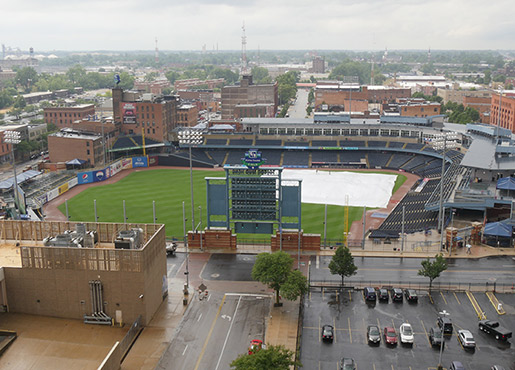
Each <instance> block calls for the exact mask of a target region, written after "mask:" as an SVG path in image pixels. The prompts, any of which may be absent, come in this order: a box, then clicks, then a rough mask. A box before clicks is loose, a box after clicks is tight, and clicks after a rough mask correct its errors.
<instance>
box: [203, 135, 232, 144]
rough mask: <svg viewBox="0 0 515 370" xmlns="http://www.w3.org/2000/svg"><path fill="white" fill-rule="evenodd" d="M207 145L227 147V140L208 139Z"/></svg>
mask: <svg viewBox="0 0 515 370" xmlns="http://www.w3.org/2000/svg"><path fill="white" fill-rule="evenodd" d="M206 145H227V139H211V138H209V137H208V138H206Z"/></svg>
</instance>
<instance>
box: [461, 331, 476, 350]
mask: <svg viewBox="0 0 515 370" xmlns="http://www.w3.org/2000/svg"><path fill="white" fill-rule="evenodd" d="M458 340H459V341H460V343H461V345H462V346H463V347H464V348H476V341H475V340H474V336H473V335H472V333H471V332H470V331H468V330H465V329H463V330H458Z"/></svg>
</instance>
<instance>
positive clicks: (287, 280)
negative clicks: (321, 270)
mask: <svg viewBox="0 0 515 370" xmlns="http://www.w3.org/2000/svg"><path fill="white" fill-rule="evenodd" d="M292 266H293V259H292V258H291V256H290V255H289V254H288V253H286V252H282V251H279V252H274V253H260V254H258V256H257V258H256V263H255V264H254V267H253V268H252V279H254V280H256V281H259V282H261V283H263V284H266V285H268V287H269V288H271V289H273V290H274V291H275V302H276V304H279V293H280V292H282V291H283V290H284V294H285V295H284V297H285V298H286V299H297V297H298V296H299V295H300V294H302V293H304V292H305V291H306V290H307V281H306V279H305V278H304V279H301V278H300V277H299V276H298V275H299V273H300V272H295V271H292ZM299 293H300V294H299Z"/></svg>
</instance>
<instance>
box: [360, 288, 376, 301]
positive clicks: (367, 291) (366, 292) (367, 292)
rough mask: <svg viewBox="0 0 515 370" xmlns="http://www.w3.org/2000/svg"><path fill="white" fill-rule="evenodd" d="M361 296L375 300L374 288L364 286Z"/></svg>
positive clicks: (368, 299) (366, 299)
mask: <svg viewBox="0 0 515 370" xmlns="http://www.w3.org/2000/svg"><path fill="white" fill-rule="evenodd" d="M363 298H365V301H374V302H375V301H376V291H375V289H374V288H371V287H365V288H363Z"/></svg>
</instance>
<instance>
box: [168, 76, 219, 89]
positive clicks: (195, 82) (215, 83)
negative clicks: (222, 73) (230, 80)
mask: <svg viewBox="0 0 515 370" xmlns="http://www.w3.org/2000/svg"><path fill="white" fill-rule="evenodd" d="M224 82H225V80H224V79H223V78H215V79H212V80H201V79H199V78H190V79H187V80H177V81H175V83H174V87H175V91H178V90H188V89H190V88H192V87H196V86H201V87H203V86H205V87H206V88H207V89H214V88H215V87H221V86H223V84H224Z"/></svg>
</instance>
